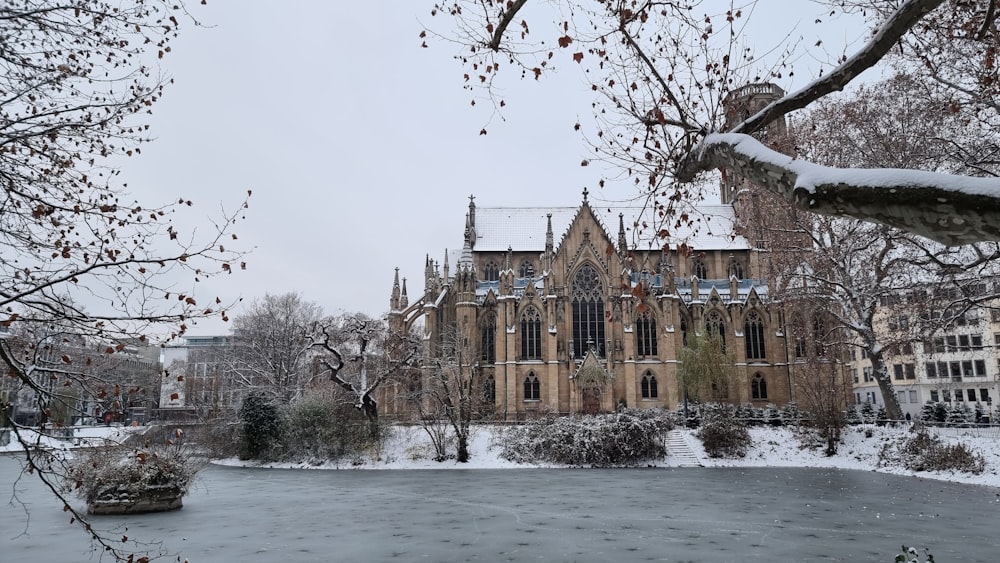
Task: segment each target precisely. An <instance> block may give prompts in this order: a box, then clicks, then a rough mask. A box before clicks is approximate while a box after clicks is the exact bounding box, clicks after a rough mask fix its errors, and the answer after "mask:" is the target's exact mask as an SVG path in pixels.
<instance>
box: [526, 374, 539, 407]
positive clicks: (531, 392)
mask: <svg viewBox="0 0 1000 563" xmlns="http://www.w3.org/2000/svg"><path fill="white" fill-rule="evenodd" d="M541 399H542V384H541V383H540V382H539V381H538V376H537V375H535V372H533V371H530V372H528V376H527V377H525V378H524V400H525V401H540V400H541Z"/></svg>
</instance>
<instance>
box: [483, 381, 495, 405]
mask: <svg viewBox="0 0 1000 563" xmlns="http://www.w3.org/2000/svg"><path fill="white" fill-rule="evenodd" d="M483 404H484V405H485V406H486V407H493V406H495V405H496V404H497V380H496V378H495V377H493V376H492V375H490V376H488V377H487V378H486V381H484V382H483Z"/></svg>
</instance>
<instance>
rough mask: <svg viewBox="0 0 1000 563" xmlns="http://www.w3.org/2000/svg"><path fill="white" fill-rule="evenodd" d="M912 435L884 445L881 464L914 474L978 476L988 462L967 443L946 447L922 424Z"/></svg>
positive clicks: (915, 427)
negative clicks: (969, 474)
mask: <svg viewBox="0 0 1000 563" xmlns="http://www.w3.org/2000/svg"><path fill="white" fill-rule="evenodd" d="M910 432H911V434H912V435H911V436H909V437H908V438H906V439H904V440H902V441H895V442H889V443H887V444H885V445H884V446H882V451H881V452H880V453H879V459H880V462H881V464H882V465H893V464H899V465H902V466H903V467H906V468H907V469H909V470H911V471H959V472H962V473H972V474H974V475H979V474H981V473H982V472H983V470H984V469H985V468H986V459H985V458H984V457H983V456H982V455H980V454H978V453H976V452H974V451H973V450H971V449H970V448H969V447H968V446H966V445H965V444H961V443H958V444H944V443H943V442H942V441H941V438H938V437H937V436H932V435H931V434H930V433H928V431H927V428H926V427H925V426H923V425H919V424H917V425H914V426H913V428H912V429H911V431H910Z"/></svg>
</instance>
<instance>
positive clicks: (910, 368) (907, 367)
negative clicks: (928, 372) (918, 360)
mask: <svg viewBox="0 0 1000 563" xmlns="http://www.w3.org/2000/svg"><path fill="white" fill-rule="evenodd" d="M903 372H904V373H905V374H906V379H916V378H917V368H916V367H914V365H913V364H904V365H903Z"/></svg>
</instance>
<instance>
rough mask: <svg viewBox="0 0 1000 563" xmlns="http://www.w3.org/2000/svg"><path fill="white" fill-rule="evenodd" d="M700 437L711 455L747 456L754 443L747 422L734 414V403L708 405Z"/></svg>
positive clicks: (699, 431) (699, 432) (706, 451)
mask: <svg viewBox="0 0 1000 563" xmlns="http://www.w3.org/2000/svg"><path fill="white" fill-rule="evenodd" d="M703 416H704V422H703V423H702V426H701V429H700V430H698V434H697V436H698V438H699V439H701V441H702V443H703V444H704V446H705V453H707V454H708V456H709V457H716V458H718V457H745V456H746V455H747V450H748V449H750V446H752V445H753V439H752V438H751V437H750V432H749V431H748V430H747V427H746V424H744V423H743V421H742V420H740V419H737V418H736V417H735V416H734V412H733V407H732V405H706V406H705V408H704V414H703Z"/></svg>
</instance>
